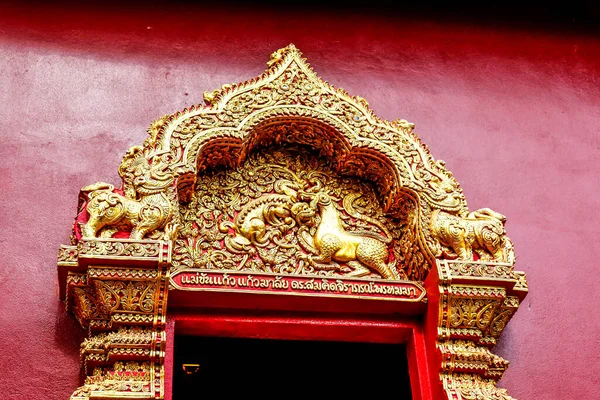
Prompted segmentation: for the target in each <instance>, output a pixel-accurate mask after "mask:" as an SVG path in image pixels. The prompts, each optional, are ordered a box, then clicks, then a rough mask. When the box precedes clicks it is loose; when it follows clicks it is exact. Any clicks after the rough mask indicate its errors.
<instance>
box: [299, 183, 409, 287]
mask: <svg viewBox="0 0 600 400" xmlns="http://www.w3.org/2000/svg"><path fill="white" fill-rule="evenodd" d="M303 195H304V196H305V197H308V198H313V200H312V202H311V203H312V204H311V206H312V207H316V208H317V209H318V210H319V212H320V217H321V221H320V223H319V225H318V227H317V230H316V233H315V235H314V237H313V241H314V248H315V249H316V252H315V253H316V254H314V255H309V256H308V260H309V261H310V262H311V263H312V264H313V265H314V266H315V268H318V269H328V267H327V265H331V264H332V261H339V262H347V263H348V265H350V266H352V267H353V268H354V271H353V272H351V273H350V274H349V275H351V276H365V275H368V274H369V273H370V272H371V270H372V271H374V272H377V273H379V274H380V275H381V276H382V277H383V278H385V279H399V278H398V277H397V276H396V274H395V273H394V267H395V265H394V263H388V260H389V257H390V254H389V251H388V245H389V244H390V243H391V242H392V239H391V235H390V233H389V232H388V230H387V229H386V228H385V226H383V225H382V224H380V223H379V222H378V221H375V220H372V219H370V218H368V217H366V216H360V215H358V214H355V215H353V216H354V217H356V218H360V219H362V220H368V221H370V222H372V223H373V224H375V225H377V226H378V227H379V228H380V229H382V230H383V231H384V232H385V234H386V235H387V237H384V236H382V235H380V234H377V233H375V232H371V231H346V229H344V225H343V223H342V220H341V218H340V215H339V211H338V210H337V208H336V207H335V205H334V203H333V201H332V199H331V197H330V196H329V195H328V194H327V193H324V192H318V193H316V194H312V193H306V192H305V193H303ZM354 199H355V195H350V196H346V197H345V198H344V206H345V207H344V208H345V209H346V210H348V211H350V210H352V207H351V203H352V201H353V200H354ZM353 214H354V213H353Z"/></svg>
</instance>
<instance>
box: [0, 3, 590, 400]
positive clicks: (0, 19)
mask: <svg viewBox="0 0 600 400" xmlns="http://www.w3.org/2000/svg"><path fill="white" fill-rule="evenodd" d="M128 4H130V3H128ZM188 8H190V9H188ZM292 11H293V10H290V9H288V10H287V11H280V12H275V11H265V10H263V12H262V13H261V12H258V11H252V10H251V9H245V10H240V9H236V8H235V7H233V6H230V7H224V8H222V9H214V10H206V9H203V8H201V7H195V8H194V7H193V6H192V5H185V4H183V3H182V4H179V5H176V6H173V7H172V8H171V9H167V7H166V6H148V8H146V9H144V7H140V6H136V5H135V4H133V5H132V4H130V5H127V6H122V7H121V8H118V7H116V6H106V7H105V8H96V9H91V8H87V9H82V8H79V9H77V10H74V9H72V8H69V7H67V6H44V5H38V6H29V7H28V8H24V6H9V5H0V121H1V124H0V135H1V138H2V145H1V146H0V160H2V161H1V164H0V168H1V173H0V185H1V195H0V196H1V199H2V207H1V208H0V226H1V227H2V229H1V230H0V243H1V244H2V258H1V261H0V276H1V277H2V279H1V280H0V309H1V312H0V338H1V339H0V346H1V347H0V350H1V351H2V353H1V354H2V355H1V357H0V393H2V398H3V399H25V398H43V399H66V398H68V396H69V395H70V393H71V392H72V390H73V389H74V388H75V387H76V386H77V385H78V382H79V381H78V379H79V375H78V373H79V372H78V371H79V358H78V348H79V343H80V341H81V340H82V337H83V332H82V331H81V330H80V329H79V328H78V327H77V325H76V323H75V322H74V321H73V320H72V319H70V318H69V317H68V316H67V315H65V313H64V311H63V307H62V304H61V303H60V302H59V300H58V297H57V294H58V287H57V276H56V266H55V260H56V252H57V248H58V246H59V245H60V244H61V243H68V236H69V234H70V225H71V222H72V219H73V217H74V215H75V207H76V202H77V194H78V191H79V188H81V187H82V186H84V185H86V184H90V183H93V182H95V181H98V180H104V181H108V182H115V183H118V180H117V167H118V164H119V162H120V159H121V156H122V154H123V153H124V151H125V150H126V149H127V148H128V146H130V145H133V144H139V143H141V142H142V141H143V139H144V138H145V135H146V134H145V129H146V127H147V126H148V124H149V123H150V122H151V121H152V120H154V119H155V118H157V117H158V116H161V115H163V114H166V113H171V112H174V111H176V110H179V109H182V108H183V107H185V106H187V105H190V104H193V103H197V102H200V101H201V99H202V93H203V91H206V90H212V89H214V88H217V87H219V86H220V85H221V84H224V83H232V82H238V81H241V80H244V79H247V78H252V77H254V76H256V75H257V74H259V73H260V72H262V71H263V69H264V68H265V62H266V61H267V60H268V56H269V54H270V53H271V52H272V51H273V50H276V49H278V48H280V47H283V46H285V45H287V44H288V43H290V42H293V43H294V44H296V45H297V46H298V47H299V48H300V49H301V50H302V51H303V52H304V54H305V56H306V57H308V58H309V61H310V62H311V63H312V65H313V67H314V68H315V69H316V70H317V72H318V73H319V74H320V75H321V76H322V77H324V78H325V79H327V80H328V81H330V82H331V83H332V84H334V85H335V86H338V87H343V88H345V89H347V90H348V91H349V92H350V93H351V94H356V95H360V96H362V97H364V98H366V99H368V101H369V102H370V104H371V106H372V108H373V109H374V110H375V112H376V113H378V114H379V115H380V116H381V117H383V118H386V119H396V118H406V119H408V120H409V121H412V122H415V123H416V124H417V132H418V133H419V135H420V136H421V138H422V139H423V141H424V142H425V143H427V144H428V145H429V147H430V148H431V151H432V153H433V154H434V156H435V157H436V158H441V159H444V160H446V162H447V166H448V168H449V169H450V170H451V171H453V172H454V175H455V176H456V177H457V178H458V180H459V182H461V184H462V186H463V188H464V191H465V194H466V196H467V199H468V200H469V205H470V207H471V208H472V209H475V208H480V207H490V208H493V209H495V210H498V211H500V212H502V213H503V214H505V215H507V216H508V224H507V231H508V234H509V236H510V237H511V238H512V239H513V241H514V242H515V246H516V251H517V255H518V261H517V263H518V265H517V266H518V269H521V270H524V271H526V272H527V274H528V277H529V282H530V289H531V293H530V294H529V296H528V297H527V299H526V300H525V302H524V304H523V305H522V306H521V309H520V310H519V312H518V313H517V314H516V316H515V318H514V319H513V321H512V322H511V323H510V324H509V326H508V328H507V329H506V330H505V332H504V336H503V338H502V340H501V343H500V344H499V346H498V347H497V351H498V353H499V354H501V355H502V356H503V357H505V358H507V359H508V360H510V361H511V362H512V365H511V367H510V368H509V370H508V372H507V373H506V375H505V378H504V379H503V381H502V385H503V386H504V387H507V388H509V390H510V393H511V394H512V395H513V396H515V397H517V398H520V399H536V398H543V399H566V398H570V399H592V398H596V397H597V392H598V390H600V387H599V386H600V385H599V380H598V376H600V363H598V361H597V357H598V356H597V353H598V350H599V348H600V342H599V339H598V338H600V318H599V317H600V315H599V314H598V304H599V303H600V290H598V273H597V262H598V261H597V258H596V255H597V254H600V244H599V241H598V239H597V234H598V226H600V217H599V213H598V210H599V209H600V196H598V193H599V192H600V174H599V173H598V165H599V163H600V133H599V130H600V122H599V121H600V90H599V89H600V81H599V77H600V40H598V38H594V37H592V36H585V35H583V34H574V33H566V32H561V31H559V30H556V29H555V27H547V28H526V27H523V26H521V27H519V28H514V27H513V28H509V27H508V26H506V25H502V24H487V25H486V24H482V23H474V22H465V21H462V22H461V21H454V20H452V21H449V20H446V21H440V20H438V21H437V22H434V21H428V20H427V19H426V18H423V17H418V19H417V20H412V21H411V20H410V18H409V16H406V15H402V13H396V14H394V15H388V14H386V13H376V12H371V13H363V12H361V13H357V14H351V13H349V12H334V10H332V9H329V10H328V11H327V12H323V13H318V12H316V11H315V12H308V11H306V12H301V13H298V12H292Z"/></svg>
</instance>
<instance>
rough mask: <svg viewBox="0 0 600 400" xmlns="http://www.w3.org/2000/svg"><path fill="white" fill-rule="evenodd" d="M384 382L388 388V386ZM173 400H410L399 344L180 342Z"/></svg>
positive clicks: (180, 338) (193, 339)
mask: <svg viewBox="0 0 600 400" xmlns="http://www.w3.org/2000/svg"><path fill="white" fill-rule="evenodd" d="M384 382H385V384H384ZM173 383H174V385H173V399H174V400H185V399H195V398H203V399H217V398H236V397H238V396H240V398H246V397H248V396H252V397H254V396H256V397H260V398H263V399H265V398H266V399H275V398H277V399H281V398H290V397H291V398H301V397H306V398H313V399H325V398H329V399H331V398H357V396H358V395H360V396H363V395H366V396H368V397H369V398H379V397H380V396H381V398H383V397H384V396H387V395H389V393H390V390H391V388H390V384H391V385H393V392H394V398H396V399H403V400H404V399H412V396H411V388H410V379H409V373H408V363H407V356H406V348H405V346H404V345H398V344H376V343H348V342H324V341H292V340H266V339H238V338H236V339H233V338H222V337H198V336H177V337H176V339H175V368H174V382H173Z"/></svg>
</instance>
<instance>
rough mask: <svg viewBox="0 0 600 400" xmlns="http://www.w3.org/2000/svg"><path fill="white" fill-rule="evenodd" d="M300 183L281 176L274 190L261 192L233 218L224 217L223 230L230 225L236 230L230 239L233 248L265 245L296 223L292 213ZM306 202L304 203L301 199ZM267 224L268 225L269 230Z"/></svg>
mask: <svg viewBox="0 0 600 400" xmlns="http://www.w3.org/2000/svg"><path fill="white" fill-rule="evenodd" d="M300 187H301V186H300V185H299V184H298V183H295V182H292V181H289V180H279V181H277V182H276V183H275V185H274V190H275V193H274V194H268V195H264V196H261V197H259V198H257V199H254V200H252V201H250V202H249V203H248V204H246V205H244V207H242V209H241V210H240V212H239V213H238V214H237V215H236V216H235V219H234V220H233V222H229V221H225V222H223V223H221V224H220V225H219V229H220V230H221V232H224V233H226V232H228V230H229V228H231V229H233V230H234V231H235V233H236V235H235V237H234V238H233V240H231V241H229V243H230V244H231V245H232V247H233V249H234V250H242V249H245V248H246V246H247V245H249V244H253V245H255V246H259V247H264V246H266V245H267V244H268V243H269V241H270V240H277V239H278V238H280V237H281V235H283V234H285V233H286V232H288V231H289V230H290V229H291V228H293V227H294V226H295V224H296V220H295V218H293V216H292V207H293V206H294V204H295V203H296V202H297V190H298V189H300ZM302 204H305V203H302ZM267 226H269V228H271V227H272V228H275V229H269V230H267Z"/></svg>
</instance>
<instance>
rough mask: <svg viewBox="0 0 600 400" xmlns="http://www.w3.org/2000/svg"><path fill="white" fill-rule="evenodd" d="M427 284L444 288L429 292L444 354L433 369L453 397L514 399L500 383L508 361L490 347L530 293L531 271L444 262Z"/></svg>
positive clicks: (493, 264)
mask: <svg viewBox="0 0 600 400" xmlns="http://www.w3.org/2000/svg"><path fill="white" fill-rule="evenodd" d="M427 283H428V284H429V285H428V286H429V287H430V290H431V291H437V292H438V293H435V295H432V296H429V298H430V300H431V302H430V307H431V309H430V310H429V313H433V314H435V313H438V318H437V337H436V348H437V351H438V352H439V353H438V356H439V357H441V360H436V361H435V364H436V365H435V366H434V369H433V370H434V372H436V371H437V372H439V377H440V379H441V382H442V385H443V391H444V392H445V395H446V396H447V398H448V399H449V400H459V399H477V400H479V399H490V400H496V399H503V400H507V399H512V397H510V396H509V395H508V394H507V392H506V390H505V389H500V388H498V387H496V384H497V382H498V380H500V378H501V377H502V374H503V373H504V371H505V370H506V368H507V367H508V361H506V360H504V359H503V358H502V357H500V356H497V355H495V354H493V353H492V352H491V351H490V348H491V347H493V346H494V345H495V344H496V340H497V339H498V337H499V336H500V334H501V333H502V331H503V329H504V327H505V326H506V324H507V323H508V321H509V320H510V319H511V318H512V316H513V314H514V313H515V311H516V310H517V309H518V308H519V304H520V302H521V301H522V299H523V298H524V297H525V295H526V294H527V282H526V280H525V275H524V274H523V273H522V272H519V271H515V270H514V268H513V266H512V264H508V263H496V262H475V261H473V262H468V261H459V260H456V261H450V260H438V261H437V271H435V272H434V271H432V272H431V273H430V275H429V277H428V279H427ZM436 303H437V304H436ZM436 305H437V307H436ZM440 361H441V364H440ZM440 365H441V368H440Z"/></svg>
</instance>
